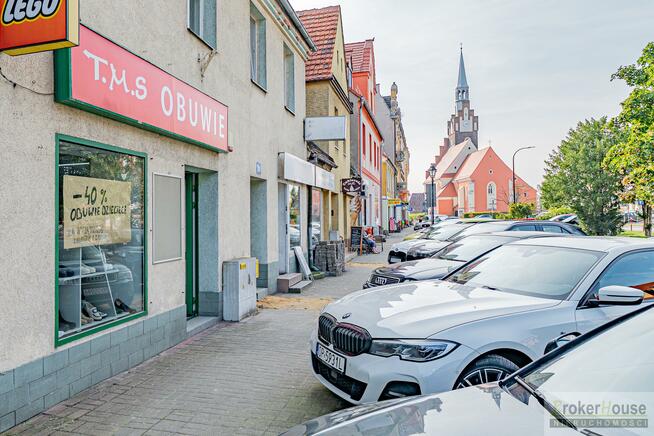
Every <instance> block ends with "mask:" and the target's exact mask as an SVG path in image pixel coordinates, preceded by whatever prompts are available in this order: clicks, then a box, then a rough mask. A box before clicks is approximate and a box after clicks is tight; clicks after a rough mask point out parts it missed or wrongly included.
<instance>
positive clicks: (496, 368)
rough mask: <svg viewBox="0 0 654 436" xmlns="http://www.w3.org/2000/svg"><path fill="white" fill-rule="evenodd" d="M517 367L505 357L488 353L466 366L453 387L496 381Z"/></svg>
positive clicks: (517, 367) (459, 387)
mask: <svg viewBox="0 0 654 436" xmlns="http://www.w3.org/2000/svg"><path fill="white" fill-rule="evenodd" d="M519 368H520V367H519V366H518V365H516V364H515V363H513V362H512V361H510V360H509V359H507V358H506V357H502V356H499V355H497V354H489V355H487V356H484V357H482V358H481V359H479V360H477V361H475V362H474V363H473V364H472V365H470V366H468V367H467V368H466V369H465V370H464V371H463V372H462V373H461V375H460V376H459V379H458V380H457V381H456V383H455V384H454V389H462V388H467V387H468V386H474V385H480V384H483V383H492V382H497V381H500V380H502V379H503V378H506V377H507V376H508V375H509V374H512V373H514V372H515V371H517V370H518V369H519Z"/></svg>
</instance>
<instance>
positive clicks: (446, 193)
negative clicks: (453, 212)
mask: <svg viewBox="0 0 654 436" xmlns="http://www.w3.org/2000/svg"><path fill="white" fill-rule="evenodd" d="M456 196H457V195H456V189H454V183H448V184H447V185H445V186H443V188H442V189H441V190H440V191H438V193H437V194H436V198H443V197H447V198H453V197H456Z"/></svg>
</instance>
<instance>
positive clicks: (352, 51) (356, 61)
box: [345, 39, 374, 73]
mask: <svg viewBox="0 0 654 436" xmlns="http://www.w3.org/2000/svg"><path fill="white" fill-rule="evenodd" d="M373 41H374V39H366V40H365V41H360V42H350V43H347V44H345V57H346V59H347V61H348V62H350V67H351V68H352V72H353V73H360V72H365V71H372V65H370V62H371V60H372V51H373Z"/></svg>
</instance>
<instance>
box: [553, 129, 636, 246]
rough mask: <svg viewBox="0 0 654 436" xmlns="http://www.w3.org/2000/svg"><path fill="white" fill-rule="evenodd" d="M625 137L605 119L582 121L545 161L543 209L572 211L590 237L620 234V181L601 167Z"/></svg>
mask: <svg viewBox="0 0 654 436" xmlns="http://www.w3.org/2000/svg"><path fill="white" fill-rule="evenodd" d="M622 137H623V135H622V133H621V132H620V131H617V130H615V129H612V128H611V123H609V122H608V121H607V119H606V117H603V118H601V119H599V120H595V119H590V120H586V121H583V122H580V123H579V124H577V127H575V128H574V129H571V130H570V131H569V132H568V135H567V136H566V138H565V139H564V140H563V141H561V145H559V147H558V148H557V149H556V150H554V151H553V152H552V154H550V156H549V158H548V160H547V162H546V166H545V176H544V179H543V184H542V186H541V189H542V197H541V200H542V203H543V206H544V207H546V208H548V209H552V210H553V208H555V207H562V206H563V207H568V208H570V209H572V210H573V211H574V213H576V214H577V216H578V217H579V220H580V221H581V224H582V227H583V228H584V230H585V231H586V232H587V233H589V234H591V235H615V234H617V233H618V231H619V229H620V224H621V216H620V211H619V200H620V199H619V197H618V194H619V193H620V192H621V190H622V186H621V183H620V179H621V178H620V176H619V175H618V174H617V173H615V172H613V171H606V169H605V168H603V166H602V165H603V162H604V160H605V158H606V155H607V153H608V152H609V150H610V149H611V148H612V147H614V146H616V145H617V144H619V143H620V142H621V140H622Z"/></svg>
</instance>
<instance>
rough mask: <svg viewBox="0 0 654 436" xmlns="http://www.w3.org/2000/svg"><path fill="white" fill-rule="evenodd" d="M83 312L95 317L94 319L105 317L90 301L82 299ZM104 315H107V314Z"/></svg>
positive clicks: (98, 319)
mask: <svg viewBox="0 0 654 436" xmlns="http://www.w3.org/2000/svg"><path fill="white" fill-rule="evenodd" d="M82 312H83V313H84V314H85V315H86V316H88V317H90V318H92V319H93V321H100V320H101V319H102V318H104V317H103V316H102V315H100V312H99V311H98V309H97V308H96V307H95V306H94V305H92V304H91V303H89V302H88V301H84V300H82ZM104 316H107V315H106V314H105V315H104Z"/></svg>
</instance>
